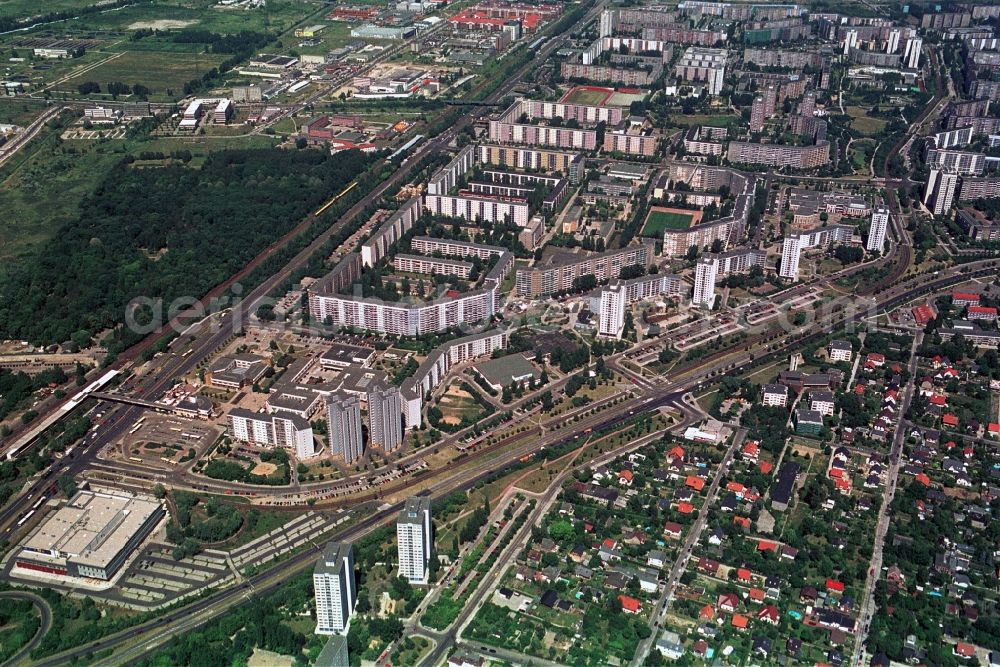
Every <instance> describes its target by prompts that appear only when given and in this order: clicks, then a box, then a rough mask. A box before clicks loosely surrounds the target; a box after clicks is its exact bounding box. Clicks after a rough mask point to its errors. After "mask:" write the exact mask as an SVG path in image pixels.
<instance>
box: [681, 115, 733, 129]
mask: <svg viewBox="0 0 1000 667" xmlns="http://www.w3.org/2000/svg"><path fill="white" fill-rule="evenodd" d="M671 120H672V121H673V122H675V123H677V124H678V125H687V126H690V125H710V126H711V127H732V126H733V125H738V124H739V123H741V122H743V120H742V119H741V118H740V117H739V116H723V115H719V116H716V115H704V114H690V115H685V114H677V115H673V116H671Z"/></svg>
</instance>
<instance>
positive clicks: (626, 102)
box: [605, 91, 646, 107]
mask: <svg viewBox="0 0 1000 667" xmlns="http://www.w3.org/2000/svg"><path fill="white" fill-rule="evenodd" d="M644 99H646V94H645V93H642V92H638V93H626V92H624V91H618V92H616V93H615V94H614V95H612V96H611V97H610V98H608V101H607V102H605V104H606V105H607V106H609V107H627V106H631V105H632V102H641V101H643V100H644Z"/></svg>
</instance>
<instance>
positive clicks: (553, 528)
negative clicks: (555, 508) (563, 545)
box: [549, 519, 576, 542]
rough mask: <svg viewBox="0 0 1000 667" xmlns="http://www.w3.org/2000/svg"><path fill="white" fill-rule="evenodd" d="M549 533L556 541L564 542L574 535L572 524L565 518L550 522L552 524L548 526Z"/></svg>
mask: <svg viewBox="0 0 1000 667" xmlns="http://www.w3.org/2000/svg"><path fill="white" fill-rule="evenodd" d="M549 535H551V536H552V539H553V540H555V541H556V542H566V541H568V540H571V539H573V538H574V537H575V536H576V531H575V530H574V529H573V524H571V523H570V522H569V521H566V520H565V519H560V520H558V521H554V522H552V525H550V526H549Z"/></svg>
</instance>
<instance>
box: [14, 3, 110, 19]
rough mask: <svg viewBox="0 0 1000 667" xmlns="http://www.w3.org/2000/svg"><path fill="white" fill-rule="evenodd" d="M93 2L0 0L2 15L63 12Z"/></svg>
mask: <svg viewBox="0 0 1000 667" xmlns="http://www.w3.org/2000/svg"><path fill="white" fill-rule="evenodd" d="M91 4H93V2H92V0H45V2H44V3H39V2H38V0H0V17H3V18H6V17H8V16H16V17H22V16H37V15H38V14H41V13H47V12H61V11H64V10H67V9H76V8H78V7H86V6H87V5H91Z"/></svg>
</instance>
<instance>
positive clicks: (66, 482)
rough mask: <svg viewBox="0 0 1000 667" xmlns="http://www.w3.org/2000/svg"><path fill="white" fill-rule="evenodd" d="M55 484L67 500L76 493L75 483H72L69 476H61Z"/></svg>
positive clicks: (72, 480)
mask: <svg viewBox="0 0 1000 667" xmlns="http://www.w3.org/2000/svg"><path fill="white" fill-rule="evenodd" d="M56 484H57V485H58V486H59V490H60V491H62V494H63V495H64V496H66V497H67V498H71V497H72V496H73V495H74V494H75V493H76V481H74V479H73V478H72V477H70V476H69V475H63V476H61V477H60V478H59V481H58V482H56Z"/></svg>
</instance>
